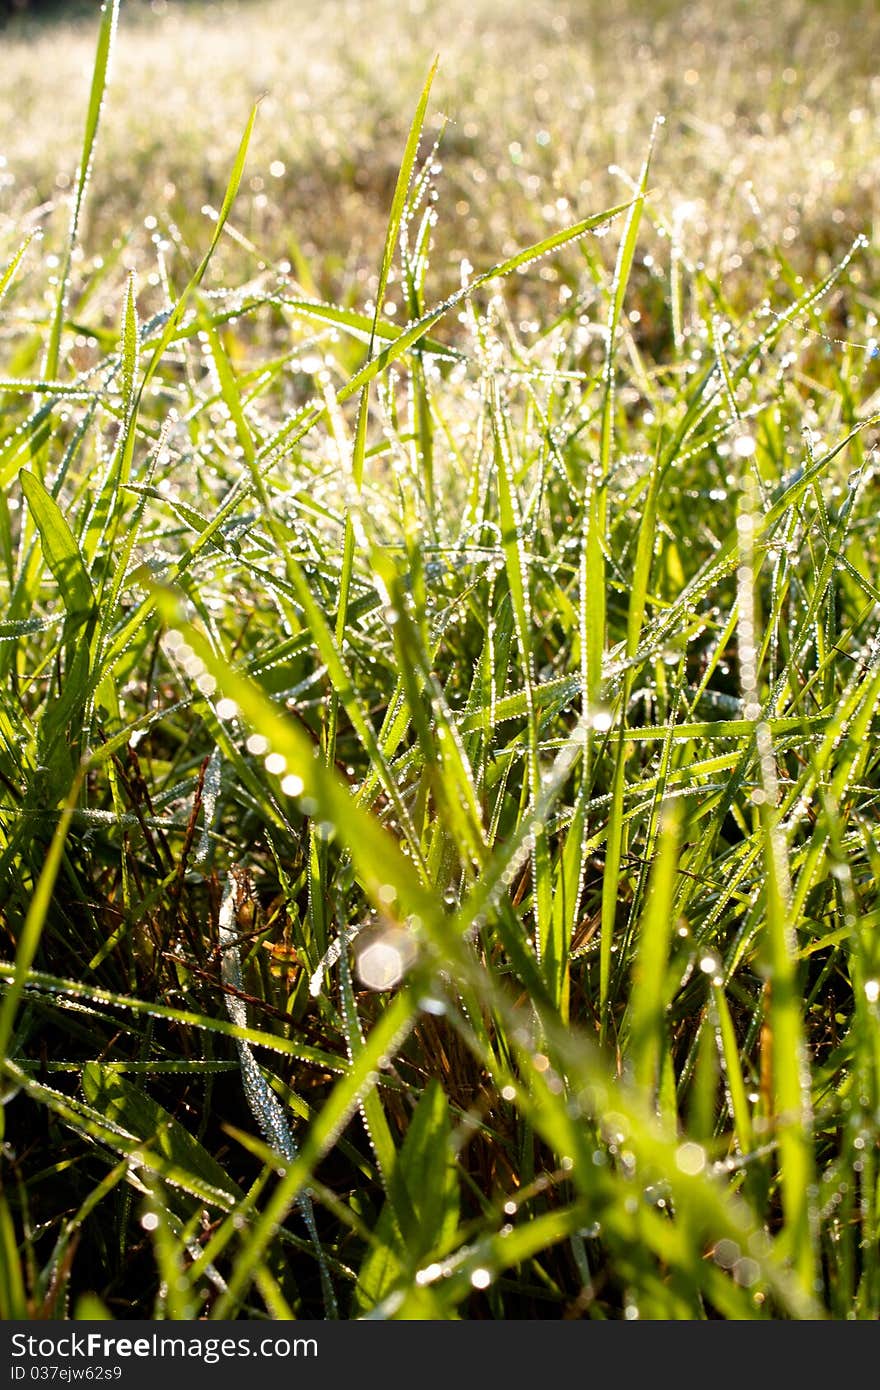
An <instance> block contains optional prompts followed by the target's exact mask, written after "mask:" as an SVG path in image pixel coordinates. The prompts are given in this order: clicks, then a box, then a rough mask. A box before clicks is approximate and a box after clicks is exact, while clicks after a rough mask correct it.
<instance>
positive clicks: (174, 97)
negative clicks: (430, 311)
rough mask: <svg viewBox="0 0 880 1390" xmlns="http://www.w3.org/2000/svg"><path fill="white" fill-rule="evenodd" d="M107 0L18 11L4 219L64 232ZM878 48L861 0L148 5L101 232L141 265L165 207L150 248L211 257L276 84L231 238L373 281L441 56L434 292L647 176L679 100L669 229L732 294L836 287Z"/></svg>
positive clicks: (315, 274)
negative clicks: (807, 0) (183, 249)
mask: <svg viewBox="0 0 880 1390" xmlns="http://www.w3.org/2000/svg"><path fill="white" fill-rule="evenodd" d="M17 4H20V0H14V3H13V4H12V5H11V6H10V4H7V6H6V9H7V14H8V12H9V10H10V8H13V9H16V5H17ZM96 9H97V6H96V5H94V4H93V5H88V4H86V5H83V4H79V3H75V4H58V3H55V4H49V3H47V4H39V3H36V0H24V7H23V8H18V9H17V12H16V13H15V14H13V15H12V16H11V17H8V18H7V21H6V23H5V26H4V30H3V39H2V45H0V120H2V123H3V128H4V130H5V131H6V142H5V145H4V148H3V159H4V163H3V164H2V167H0V184H2V200H0V218H5V219H9V220H10V221H13V222H15V223H16V224H20V222H21V220H22V217H23V215H25V214H27V215H29V216H30V217H31V218H32V219H33V218H35V217H36V218H38V219H39V220H40V221H41V222H43V223H45V224H46V227H47V232H48V233H49V235H57V236H58V237H59V238H60V237H61V236H62V235H63V233H64V230H65V227H66V220H67V218H66V211H64V210H63V209H62V212H61V215H59V212H58V205H59V203H63V202H64V200H65V197H66V195H67V193H68V191H69V190H70V188H71V186H72V183H73V179H74V176H75V172H76V164H77V158H78V152H79V146H80V140H81V122H82V111H83V109H84V104H85V101H86V97H87V91H88V83H89V76H90V72H91V62H92V45H93V29H94V16H95V10H96ZM878 49H880V10H878V7H877V6H876V4H873V3H868V2H866V0H821V2H820V3H812V4H804V3H802V0H775V3H767V0H757V2H755V0H748V3H745V2H744V0H733V3H729V4H726V5H724V6H720V5H717V4H714V3H709V0H697V3H692V4H681V3H677V2H676V0H660V2H659V3H651V4H645V3H635V0H623V3H616V4H615V5H613V6H608V5H607V4H600V3H596V0H581V3H569V4H553V5H548V4H537V5H536V4H531V3H521V0H446V3H444V4H442V5H441V4H433V3H430V0H405V3H401V0H332V3H327V4H324V5H321V6H314V5H307V4H305V3H302V0H254V3H242V0H238V3H236V2H235V0H226V2H225V3H219V4H202V3H183V0H153V3H151V4H150V3H145V0H128V3H126V4H125V5H123V13H122V22H121V25H120V30H119V34H118V40H117V52H116V55H115V62H114V74H113V81H112V86H111V90H110V93H109V96H108V101H107V110H106V112H105V116H104V121H103V128H102V140H101V158H100V160H99V163H98V167H97V169H96V171H95V179H94V187H93V189H92V192H91V195H90V202H89V219H90V226H89V227H88V228H87V229H86V233H85V236H84V243H85V245H86V246H87V247H88V246H90V245H91V246H93V247H100V248H101V249H102V251H103V252H104V253H106V248H107V246H108V245H112V244H113V243H114V242H115V243H116V248H117V249H118V250H119V252H120V261H121V268H124V266H125V265H126V264H131V265H135V264H138V263H139V264H140V265H142V264H143V262H142V251H143V246H142V245H141V246H139V245H138V244H137V236H135V238H134V239H133V240H131V241H130V242H129V243H128V244H127V245H126V246H124V247H123V246H122V244H121V235H122V233H121V229H122V228H126V229H128V228H130V227H131V226H132V222H133V213H137V214H139V215H140V216H139V219H138V223H139V225H141V226H142V223H143V219H144V218H146V219H156V222H153V221H152V220H149V221H148V225H147V227H146V228H143V227H142V231H143V233H144V237H143V240H144V241H145V242H146V240H147V239H148V237H149V235H150V234H153V233H155V229H156V225H157V223H158V225H159V227H160V230H163V229H165V228H167V226H168V225H169V224H170V225H171V226H172V228H174V229H176V230H177V231H179V233H180V236H181V238H182V239H183V240H185V241H186V242H188V243H190V244H194V245H195V246H197V247H201V246H203V244H204V242H205V239H206V235H207V229H206V227H205V226H204V225H201V226H199V225H198V224H199V222H200V221H201V222H202V223H204V214H203V213H202V208H203V207H204V206H205V205H216V204H217V203H218V202H219V200H220V198H221V197H222V190H223V187H224V186H225V180H226V177H227V174H228V170H229V167H230V164H231V161H232V159H233V158H234V153H235V148H236V145H237V142H238V139H239V137H240V134H241V129H242V127H243V125H244V122H245V120H246V118H247V112H248V108H249V105H250V103H251V102H252V101H253V99H254V98H255V97H257V96H259V95H261V94H262V95H263V102H262V107H261V112H260V117H259V121H258V126H257V132H256V137H255V140H254V143H253V144H252V147H251V153H250V156H249V160H248V174H247V177H248V181H249V189H248V190H246V192H245V196H244V197H242V198H241V199H240V201H239V203H238V205H237V207H236V226H237V227H238V229H239V230H240V231H241V232H242V233H244V234H245V235H246V236H247V237H248V238H250V239H252V240H253V242H254V243H255V245H256V246H257V247H258V248H259V257H261V258H267V259H270V260H275V261H278V260H282V261H283V260H289V261H291V263H292V265H293V266H294V268H295V269H299V270H303V269H304V265H305V264H307V265H308V274H309V276H311V277H312V279H313V285H312V286H311V288H313V289H314V290H316V291H317V292H319V293H321V294H322V295H327V296H334V297H336V296H339V295H340V294H351V293H352V292H353V290H352V287H357V288H358V291H362V289H363V287H364V283H365V282H368V280H369V277H370V276H371V275H372V274H373V272H374V268H375V266H376V263H377V260H378V255H379V251H380V249H381V242H382V236H383V233H384V227H385V217H386V213H387V208H388V204H389V200H390V197H391V191H392V189H393V186H394V179H395V177H396V171H397V168H398V161H399V158H400V151H401V148H402V144H403V141H404V139H405V132H406V128H407V125H408V122H409V119H410V114H411V111H412V106H413V102H414V100H415V97H416V94H417V92H418V89H419V87H420V85H421V81H422V80H423V78H424V74H425V71H426V69H427V67H428V65H429V63H430V61H431V58H432V57H433V55H434V54H435V53H439V55H440V59H441V67H440V73H439V76H438V79H437V82H436V84H435V89H434V91H435V95H434V111H433V115H432V118H431V120H432V124H433V127H434V130H435V132H436V133H439V132H440V130H441V129H443V128H444V127H445V129H444V133H443V138H442V142H441V150H440V159H441V160H442V164H443V174H442V176H441V179H440V190H441V194H440V196H441V200H442V207H441V214H442V215H441V218H440V222H439V226H438V228H437V233H436V251H435V256H434V276H435V282H434V283H435V286H436V289H437V290H438V292H439V291H441V290H442V289H444V288H448V287H452V286H454V284H455V283H457V281H458V265H459V262H460V260H461V259H462V258H463V257H464V255H465V248H467V256H468V258H470V259H474V258H475V257H476V256H481V257H484V258H485V259H486V260H487V261H491V260H494V259H496V258H497V257H498V256H500V255H506V254H509V253H510V252H511V251H512V250H513V249H514V248H516V247H518V246H520V245H522V244H523V243H524V242H527V241H529V240H534V239H535V237H536V236H537V235H540V233H541V231H542V229H544V228H546V229H547V230H552V229H553V228H554V227H555V226H556V225H559V226H562V225H565V224H567V223H568V222H571V221H573V220H575V219H577V218H579V217H583V216H586V215H588V214H589V213H590V212H591V211H594V210H596V209H597V208H600V207H602V206H605V205H607V204H609V203H611V202H614V201H615V200H619V198H620V196H621V194H622V193H623V192H625V188H626V184H625V180H622V179H621V177H620V174H619V172H615V171H614V170H613V166H619V167H620V168H621V169H622V170H624V171H625V173H626V174H628V175H630V176H634V175H635V174H636V173H637V171H638V166H639V164H640V162H641V159H642V157H643V154H644V150H645V147H646V144H647V140H648V136H649V132H650V128H651V122H652V120H653V117H654V116H655V114H656V113H658V112H661V113H663V114H664V115H665V117H666V128H665V131H664V133H663V136H662V139H661V141H660V143H659V146H658V149H657V155H656V160H655V163H654V166H653V176H652V184H653V187H654V195H653V198H652V202H651V205H650V206H651V209H652V211H653V213H654V216H655V217H656V218H660V219H662V220H663V221H664V222H665V223H666V225H667V229H668V230H673V231H674V232H675V233H676V234H677V236H678V239H679V241H680V245H681V249H682V253H683V254H684V255H685V256H687V257H690V258H691V259H692V260H694V261H701V262H703V263H704V264H705V266H706V270H707V273H708V274H709V275H710V276H711V277H717V278H719V280H720V281H722V282H723V285H724V293H725V296H726V297H728V298H729V299H731V300H732V301H733V302H737V301H740V300H743V299H745V300H746V301H748V299H749V283H750V280H751V279H755V280H760V281H761V282H762V284H763V285H766V282H767V275H766V271H767V266H768V263H770V268H771V270H772V269H773V268H774V267H773V264H772V263H773V262H774V260H775V259H776V258H777V256H778V254H779V252H780V251H781V252H782V253H783V255H784V256H785V257H786V258H788V259H790V261H791V263H792V265H793V266H794V267H795V269H797V270H800V271H803V272H804V273H805V274H809V275H817V276H818V275H821V274H822V273H823V272H824V271H825V270H826V269H827V267H828V265H830V263H831V261H832V260H833V259H834V258H835V257H836V256H837V255H838V254H840V252H841V251H842V250H843V249H845V247H846V246H848V245H849V244H850V243H851V241H852V239H853V236H854V235H855V234H856V232H864V233H866V234H867V235H868V236H869V238H872V239H873V233H874V232H875V230H876V226H877V217H878V206H880V141H878V134H880V76H878V75H877V73H876V71H875V68H876V63H875V55H876V53H877V51H878ZM47 92H51V94H52V95H51V99H49V100H47V95H46V94H47ZM447 121H448V124H447ZM609 166H612V169H611V171H610V170H609ZM248 192H249V194H250V196H247V194H248ZM35 210H36V211H35ZM236 254H237V255H239V257H240V252H237V253H236ZM609 254H610V248H609ZM871 265H872V262H871V259H870V254H869V257H868V258H867V259H863V260H862V262H861V265H860V267H859V268H858V269H857V270H856V283H858V277H859V275H864V276H866V278H867V282H868V283H870V281H871V279H872V275H871ZM238 267H239V274H240V270H241V261H240V259H239V261H238ZM222 268H223V267H222V263H221V273H222ZM108 309H109V306H108ZM114 312H115V310H114Z"/></svg>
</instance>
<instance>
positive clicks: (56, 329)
mask: <svg viewBox="0 0 880 1390" xmlns="http://www.w3.org/2000/svg"><path fill="white" fill-rule="evenodd" d="M118 17H119V0H107V3H106V4H104V5H102V7H101V24H100V28H99V30H98V45H97V49H96V52H95V65H94V69H93V72H92V90H91V93H90V95H89V107H88V114H87V117H86V129H85V136H84V138H83V148H82V156H81V158H80V166H79V173H78V176H77V183H76V189H75V192H74V195H73V206H72V209H71V215H70V232H69V234H68V242H67V251H66V254H65V258H64V263H63V266H62V269H61V274H60V275H59V277H58V292H57V295H56V299H55V313H54V316H53V318H52V327H51V329H50V332H49V341H48V344H47V347H46V358H45V362H44V365H43V376H44V378H45V379H46V380H49V381H51V380H52V379H53V378H55V377H57V375H58V364H59V359H60V355H61V334H62V331H63V328H64V318H65V315H66V313H67V296H68V293H69V289H70V271H71V266H72V264H73V253H74V250H75V249H76V242H77V237H78V235H79V221H80V215H81V213H82V207H83V201H84V199H85V194H86V189H87V188H88V184H89V175H90V174H91V170H92V160H93V158H94V153H95V140H96V138H97V134H98V122H99V121H100V118H101V108H102V106H103V104H104V92H105V90H106V86H107V76H108V72H109V68H110V56H111V52H112V48H113V38H114V35H115V32H116V21H117V19H118Z"/></svg>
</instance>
